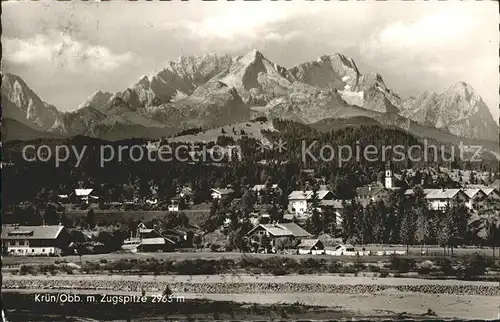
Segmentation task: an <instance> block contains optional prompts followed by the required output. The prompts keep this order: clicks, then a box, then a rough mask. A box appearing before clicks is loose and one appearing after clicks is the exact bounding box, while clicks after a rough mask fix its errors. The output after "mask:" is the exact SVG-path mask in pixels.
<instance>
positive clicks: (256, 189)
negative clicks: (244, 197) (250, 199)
mask: <svg viewBox="0 0 500 322" xmlns="http://www.w3.org/2000/svg"><path fill="white" fill-rule="evenodd" d="M267 188H269V189H270V190H271V191H278V190H280V189H279V187H278V184H277V183H273V184H271V185H269V186H268V185H265V184H256V185H255V186H253V187H252V188H251V189H250V190H251V191H253V192H255V194H256V195H261V194H262V192H263V191H265V190H266V189H267Z"/></svg>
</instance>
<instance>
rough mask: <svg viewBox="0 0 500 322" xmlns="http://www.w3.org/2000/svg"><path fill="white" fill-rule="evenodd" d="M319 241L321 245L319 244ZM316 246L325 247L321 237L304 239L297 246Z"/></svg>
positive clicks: (304, 247) (308, 247) (310, 247)
mask: <svg viewBox="0 0 500 322" xmlns="http://www.w3.org/2000/svg"><path fill="white" fill-rule="evenodd" d="M318 243H319V244H320V245H318ZM314 246H318V247H320V248H323V247H324V246H323V243H322V242H321V241H320V240H319V239H302V240H301V241H300V244H299V245H298V246H297V248H303V249H312V248H313V247H314Z"/></svg>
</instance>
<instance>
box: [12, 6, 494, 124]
mask: <svg viewBox="0 0 500 322" xmlns="http://www.w3.org/2000/svg"><path fill="white" fill-rule="evenodd" d="M2 9H3V14H2V28H3V33H2V45H3V61H2V70H3V71H6V72H11V73H14V74H17V75H19V76H21V77H22V78H23V79H25V80H26V82H27V83H28V84H29V85H30V86H31V87H32V88H33V90H34V91H35V92H36V93H37V94H39V95H40V96H41V97H42V99H44V100H46V101H47V102H49V103H51V104H54V105H55V106H57V107H58V108H59V109H61V110H63V111H67V110H71V109H74V108H76V107H77V106H78V105H79V104H80V103H81V102H82V101H84V100H85V99H86V98H87V97H88V96H89V95H91V94H92V93H93V92H95V91H97V90H102V91H110V92H115V91H118V90H122V89H124V88H126V87H128V86H130V85H132V84H134V83H136V82H137V81H138V80H139V79H140V77H141V76H142V75H149V74H151V73H153V72H154V71H157V70H160V69H162V67H164V66H165V64H166V62H167V61H169V60H175V59H177V57H178V56H181V55H193V54H195V55H200V54H203V53H206V52H215V53H221V54H222V53H228V54H230V55H235V56H237V55H240V54H243V53H245V52H247V51H250V50H251V49H253V48H256V49H258V50H259V51H261V52H262V53H263V54H264V55H265V56H266V57H267V58H268V59H270V60H271V61H274V62H276V63H278V64H280V65H282V66H284V67H287V68H291V67H293V66H294V65H296V64H299V63H302V62H305V61H310V60H316V59H317V58H318V57H320V56H322V55H324V54H333V53H336V52H341V53H344V54H345V55H347V56H350V57H352V58H353V59H354V60H355V61H356V63H357V65H358V67H359V69H360V70H361V72H362V73H368V72H370V71H375V72H379V73H380V74H381V75H382V76H383V77H384V80H385V82H386V84H387V85H388V86H389V87H390V88H392V89H394V90H395V91H396V92H397V93H399V94H400V95H402V96H405V97H406V96H411V95H415V94H417V93H418V92H422V91H436V92H441V91H444V90H446V89H447V88H448V87H450V86H451V85H453V84H455V83H456V82H458V81H465V82H467V83H469V84H471V85H472V87H474V88H475V90H476V91H477V92H478V93H479V94H480V95H481V96H482V97H483V99H484V100H485V102H486V103H487V104H488V106H489V107H490V110H491V112H492V114H493V116H494V117H495V118H496V119H498V100H499V98H498V88H499V82H500V80H499V73H498V65H499V59H498V46H499V38H498V37H499V36H498V22H499V21H498V4H497V3H496V2H493V1H492V2H476V1H474V2H450V1H447V2H436V3H429V2H262V3H261V2H203V3H201V2H196V3H194V2H172V3H170V2H161V3H159V2H158V3H151V2H150V3H140V2H118V3H117V2H114V3H110V2H59V3H44V2H41V3H40V2H39V3H33V2H31V3H27V2H24V3H22V2H21V3H18V2H16V3H14V2H7V3H5V2H3V3H2Z"/></svg>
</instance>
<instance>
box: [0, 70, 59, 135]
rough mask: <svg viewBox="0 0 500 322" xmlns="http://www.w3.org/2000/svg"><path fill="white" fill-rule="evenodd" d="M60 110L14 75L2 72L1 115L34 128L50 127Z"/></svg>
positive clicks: (45, 128)
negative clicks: (43, 99)
mask: <svg viewBox="0 0 500 322" xmlns="http://www.w3.org/2000/svg"><path fill="white" fill-rule="evenodd" d="M59 114H60V112H59V111H58V110H57V109H56V108H55V107H54V106H53V105H50V104H48V103H46V102H44V101H42V99H41V98H40V97H38V95H36V94H35V93H34V92H33V90H31V88H30V87H29V86H28V85H27V84H26V83H25V82H24V80H23V79H22V78H21V77H19V76H16V75H12V74H8V73H6V74H2V116H3V117H5V118H10V119H14V120H16V121H18V122H20V123H23V124H25V125H27V126H29V127H32V128H34V129H36V130H42V131H43V130H47V129H49V128H51V127H52V125H53V124H54V123H55V121H56V119H57V118H58V117H59Z"/></svg>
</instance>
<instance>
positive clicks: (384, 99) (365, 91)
mask: <svg viewBox="0 0 500 322" xmlns="http://www.w3.org/2000/svg"><path fill="white" fill-rule="evenodd" d="M289 74H290V75H291V77H292V79H293V81H300V82H303V83H305V84H308V85H311V86H315V87H318V88H323V89H335V90H337V91H338V92H339V93H340V95H341V96H342V99H343V100H345V101H346V102H347V103H349V104H351V105H356V106H359V107H364V108H366V109H369V110H373V111H378V112H389V113H398V112H399V109H398V107H397V106H398V105H399V103H400V99H399V97H398V96H397V95H395V94H394V93H392V91H391V90H389V89H388V88H387V86H386V85H385V83H384V81H383V80H382V77H381V76H380V75H379V74H375V73H371V74H368V75H362V74H361V73H360V72H359V70H358V67H357V66H356V63H355V62H354V60H353V59H352V58H349V57H346V56H344V55H343V54H340V53H337V54H334V55H331V56H327V55H325V56H322V57H320V58H319V59H318V60H317V61H313V62H306V63H303V64H300V65H298V66H295V67H293V68H292V69H290V70H289Z"/></svg>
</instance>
